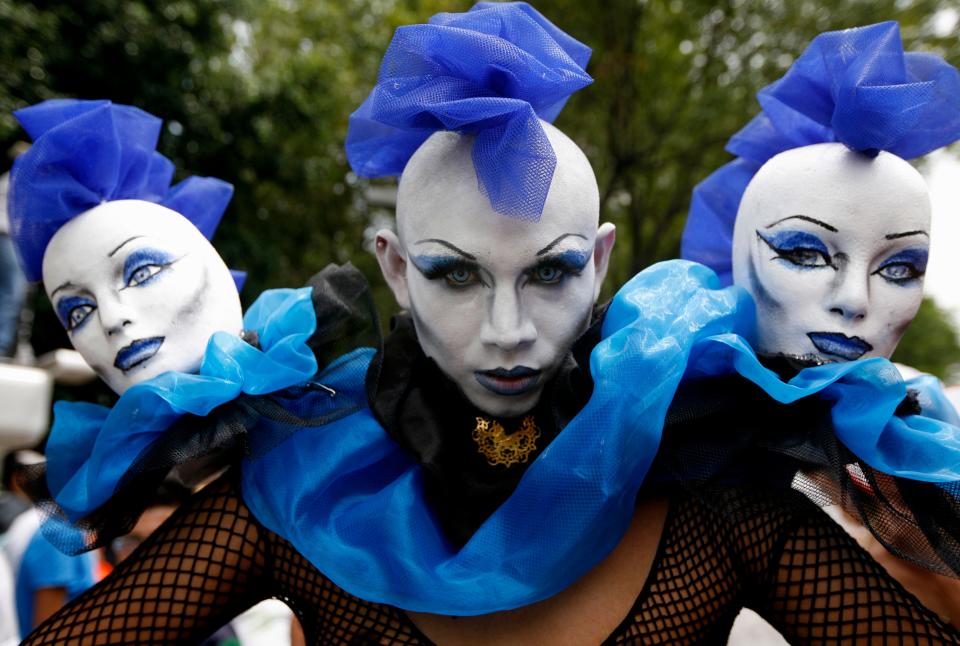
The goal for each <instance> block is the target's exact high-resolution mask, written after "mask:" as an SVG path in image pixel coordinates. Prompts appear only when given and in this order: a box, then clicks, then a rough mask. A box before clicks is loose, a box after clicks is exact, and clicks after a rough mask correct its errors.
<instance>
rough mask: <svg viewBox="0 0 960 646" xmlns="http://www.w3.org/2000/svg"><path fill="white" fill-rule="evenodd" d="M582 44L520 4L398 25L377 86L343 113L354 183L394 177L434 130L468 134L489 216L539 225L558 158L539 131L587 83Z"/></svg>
mask: <svg viewBox="0 0 960 646" xmlns="http://www.w3.org/2000/svg"><path fill="white" fill-rule="evenodd" d="M589 58H590V48H589V47H587V46H585V45H583V44H582V43H580V42H578V41H577V40H575V39H573V38H572V37H570V36H569V35H567V34H565V33H564V32H563V31H561V30H560V29H558V28H557V27H555V26H554V25H553V24H551V23H550V22H549V21H548V20H547V19H546V18H544V17H543V16H542V15H540V13H539V12H537V10H536V9H534V8H533V7H531V6H530V5H528V4H527V3H525V2H511V3H493V2H481V3H479V4H477V5H476V6H474V7H473V9H471V10H470V11H468V12H466V13H441V14H437V15H436V16H434V17H433V18H431V19H430V23H429V24H426V25H410V26H407V27H400V28H399V29H397V31H396V34H394V37H393V41H392V42H391V43H390V47H389V49H387V53H386V55H384V57H383V62H382V63H381V65H380V75H379V77H378V79H377V85H376V86H375V87H374V88H373V91H372V92H371V93H370V96H369V97H367V99H366V100H365V101H364V102H363V104H362V105H361V106H360V107H359V108H358V109H357V111H356V112H354V113H353V115H351V117H350V130H349V132H348V133H347V144H346V147H347V158H348V159H349V161H350V165H351V166H352V167H353V170H354V172H356V173H357V174H358V175H360V176H363V177H383V176H391V175H399V174H400V173H402V172H403V169H404V167H405V166H406V164H407V161H408V160H409V159H410V157H411V156H412V155H413V153H414V152H415V151H416V150H417V148H419V147H420V145H421V144H422V143H423V142H424V141H426V140H427V138H428V137H429V136H430V135H431V134H433V133H434V132H436V131H438V130H452V131H456V132H459V133H463V134H468V135H474V136H475V137H476V139H475V140H474V144H473V164H474V166H475V167H476V169H477V178H478V180H479V185H480V190H481V191H482V192H483V193H484V194H485V195H487V197H489V199H490V203H491V205H492V206H493V208H494V210H495V211H497V212H498V213H502V214H504V215H509V216H512V217H516V218H520V219H523V220H534V221H535V220H539V219H540V214H541V213H542V212H543V205H544V202H545V201H546V199H547V192H548V191H549V189H550V180H551V179H552V178H553V171H554V169H555V168H556V164H557V160H556V155H555V154H554V152H553V148H552V147H551V146H550V142H549V141H548V140H547V136H546V133H545V132H544V131H543V128H542V127H541V125H540V121H539V120H540V119H543V120H544V121H549V122H552V121H553V120H554V119H556V117H557V115H558V114H560V110H561V109H563V106H564V104H565V103H566V102H567V99H568V98H569V96H570V95H571V94H573V93H574V92H576V91H577V90H579V89H580V88H582V87H584V86H586V85H589V84H590V83H592V82H593V79H592V78H590V75H588V74H587V73H586V71H585V70H584V68H585V67H586V64H587V61H588V60H589Z"/></svg>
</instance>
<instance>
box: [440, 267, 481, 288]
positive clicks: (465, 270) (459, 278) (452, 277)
mask: <svg viewBox="0 0 960 646" xmlns="http://www.w3.org/2000/svg"><path fill="white" fill-rule="evenodd" d="M443 279H444V280H445V281H446V283H447V285H450V286H451V287H468V286H470V285H474V284H476V283H479V282H480V275H479V274H478V273H477V270H476V269H471V268H469V267H457V268H455V269H452V270H450V271H448V272H447V273H445V274H444V275H443Z"/></svg>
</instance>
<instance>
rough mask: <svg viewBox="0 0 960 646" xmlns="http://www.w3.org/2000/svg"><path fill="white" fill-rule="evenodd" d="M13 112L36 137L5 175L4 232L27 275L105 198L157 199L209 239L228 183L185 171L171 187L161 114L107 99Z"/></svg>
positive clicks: (35, 273)
mask: <svg viewBox="0 0 960 646" xmlns="http://www.w3.org/2000/svg"><path fill="white" fill-rule="evenodd" d="M14 116H16V118H17V119H18V120H19V121H20V123H21V125H22V126H23V128H24V129H25V130H26V131H27V134H29V135H30V137H31V138H32V139H33V140H34V143H33V146H32V147H31V148H30V150H28V151H27V152H26V153H24V154H23V155H21V156H20V157H19V158H17V160H16V161H15V162H14V165H13V170H12V171H11V173H10V196H9V209H8V210H9V214H10V235H11V238H12V239H13V241H14V243H15V244H16V247H17V252H18V254H19V256H20V263H21V265H22V266H23V270H24V273H25V274H26V276H27V278H28V279H29V280H39V279H40V278H41V269H42V264H43V253H44V251H45V250H46V248H47V244H48V243H49V242H50V239H51V238H52V237H53V236H54V234H55V233H56V232H57V231H58V230H59V229H60V227H62V226H63V225H64V224H66V223H67V222H68V221H70V220H71V219H73V218H75V217H76V216H78V215H80V214H81V213H83V212H84V211H88V210H89V209H91V208H93V207H95V206H97V205H98V204H101V203H103V202H107V201H111V200H123V199H137V200H145V201H148V202H156V203H158V204H161V205H163V206H166V207H167V208H170V209H172V210H174V211H177V212H178V213H180V214H182V215H183V216H184V217H186V218H187V219H188V220H190V221H191V222H192V223H193V224H194V225H195V226H196V227H197V228H198V229H199V230H200V232H201V233H203V235H204V236H206V237H207V238H208V239H209V238H210V237H211V236H212V235H213V232H214V231H215V230H216V228H217V225H218V224H219V223H220V218H221V217H222V216H223V212H224V210H225V209H226V208H227V204H228V203H229V202H230V198H231V197H232V195H233V186H231V185H230V184H228V183H226V182H223V181H221V180H218V179H214V178H211V177H190V178H188V179H186V180H184V181H182V182H180V183H179V184H177V185H176V186H173V187H171V186H170V182H171V180H172V179H173V171H174V168H173V163H172V162H171V161H170V160H169V159H167V158H166V157H164V156H163V155H161V154H160V153H158V152H157V151H156V147H157V140H158V139H159V137H160V127H161V125H162V122H161V121H160V119H158V118H156V117H154V116H153V115H151V114H148V113H146V112H144V111H143V110H139V109H138V108H134V107H132V106H128V105H117V104H113V103H111V102H110V101H80V100H73V99H57V100H52V101H44V102H43V103H40V104H37V105H35V106H31V107H29V108H24V109H23V110H18V111H17V112H15V113H14Z"/></svg>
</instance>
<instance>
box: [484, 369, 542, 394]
mask: <svg viewBox="0 0 960 646" xmlns="http://www.w3.org/2000/svg"><path fill="white" fill-rule="evenodd" d="M473 375H474V377H475V378H476V380H477V382H478V383H479V384H480V385H481V386H483V387H484V388H486V389H487V390H489V391H490V392H492V393H494V394H496V395H505V396H507V397H514V396H516V395H523V394H525V393H528V392H530V391H531V390H533V389H534V388H536V387H537V384H539V383H540V377H541V375H542V373H541V371H539V370H534V369H533V368H528V367H526V366H517V367H516V368H511V369H510V370H507V369H506V368H496V369H495V370H478V371H477V372H475V373H473Z"/></svg>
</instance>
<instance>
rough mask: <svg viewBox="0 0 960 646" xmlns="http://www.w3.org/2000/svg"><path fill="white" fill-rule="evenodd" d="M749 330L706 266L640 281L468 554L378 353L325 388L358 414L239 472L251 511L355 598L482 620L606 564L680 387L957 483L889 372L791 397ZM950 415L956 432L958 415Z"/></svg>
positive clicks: (860, 372) (324, 378)
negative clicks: (571, 410) (549, 436)
mask: <svg viewBox="0 0 960 646" xmlns="http://www.w3.org/2000/svg"><path fill="white" fill-rule="evenodd" d="M753 316H754V312H753V306H752V302H751V301H750V300H749V298H748V297H747V296H746V294H745V292H743V291H742V290H741V289H739V288H736V287H729V288H724V289H720V288H719V282H718V279H717V277H716V275H715V274H714V273H713V272H712V271H710V270H709V269H707V268H705V267H703V266H701V265H697V264H693V263H689V262H684V261H671V262H666V263H661V264H658V265H655V266H653V267H651V268H649V269H647V270H645V271H644V272H642V273H640V274H638V275H637V276H636V277H635V278H634V279H633V280H631V281H630V282H629V283H628V284H627V285H625V286H624V287H623V288H622V289H621V290H620V291H619V292H618V293H617V295H616V296H615V297H614V299H613V302H612V303H611V305H610V308H609V310H608V312H607V315H606V319H605V321H604V325H603V334H602V336H603V338H602V341H601V342H600V343H599V344H598V345H597V346H596V347H595V348H594V350H593V353H592V354H591V357H590V370H591V374H592V376H593V379H594V383H595V387H594V391H593V395H592V397H591V399H590V401H589V402H588V403H587V405H586V406H585V408H584V409H583V410H582V411H581V412H580V414H579V415H577V416H576V418H575V419H574V420H572V421H571V422H570V424H569V425H568V426H567V427H566V428H565V429H564V430H563V432H562V433H561V434H560V435H559V436H558V437H557V438H556V439H555V440H554V441H553V443H552V444H550V446H549V447H547V449H546V450H545V451H544V452H543V453H542V454H541V455H540V456H539V457H538V458H537V460H536V461H535V462H534V463H533V464H532V465H531V466H530V467H529V469H528V471H527V472H526V474H525V475H524V477H523V478H522V480H521V481H520V484H519V485H518V487H517V489H516V491H515V492H514V493H513V495H512V496H511V497H510V498H509V499H508V500H507V501H506V502H505V503H504V504H503V505H502V506H501V507H500V508H499V509H498V510H497V511H495V512H494V513H493V515H491V516H490V517H489V518H488V519H487V521H486V522H484V524H483V525H481V527H480V528H479V529H478V530H477V532H476V533H475V534H474V535H473V537H472V538H471V539H470V540H469V541H468V542H467V543H466V545H464V546H463V547H462V548H460V549H457V548H455V547H454V546H452V545H451V544H450V543H449V542H448V541H447V540H446V539H445V538H444V535H443V533H442V531H441V529H440V525H439V523H438V521H437V519H436V517H435V516H434V514H433V513H432V511H431V509H430V508H429V506H428V505H427V504H426V502H425V501H424V499H423V494H422V473H421V470H420V468H419V466H418V465H417V464H416V463H415V462H414V461H413V460H412V458H410V457H409V456H408V455H407V454H406V453H405V452H404V451H403V450H402V449H401V448H400V447H399V446H398V445H397V444H396V443H394V441H393V440H391V439H390V438H389V437H388V436H387V434H386V433H385V432H384V431H383V429H382V428H381V427H380V426H379V424H378V423H377V422H376V420H375V419H374V418H373V416H372V414H371V412H370V410H369V408H368V407H367V404H366V390H365V388H364V382H363V377H364V375H365V373H366V368H367V366H368V364H369V361H370V359H371V358H372V356H373V350H369V349H367V350H364V349H360V350H357V351H356V352H354V353H352V354H351V355H348V356H346V357H343V358H342V359H341V360H340V361H337V362H335V363H334V364H332V365H331V366H329V367H328V368H327V369H326V370H325V371H323V373H322V374H321V375H319V376H318V378H317V379H318V380H319V381H321V382H322V383H324V384H325V385H328V386H330V387H331V388H332V389H333V390H334V391H336V393H337V396H336V398H329V400H330V401H329V402H328V403H324V404H322V405H326V406H330V407H333V406H339V407H341V408H343V407H344V406H348V405H354V406H356V407H357V408H358V411H357V412H356V413H354V414H352V415H350V416H347V417H342V418H339V419H337V420H336V421H334V422H332V423H330V424H326V425H321V426H315V427H312V428H305V429H303V430H302V431H300V432H299V433H297V434H295V435H293V436H292V437H291V438H290V439H289V440H288V441H286V442H285V443H283V444H281V445H279V446H278V447H276V448H275V449H273V450H272V451H270V452H268V453H267V454H266V455H265V456H264V457H263V458H261V459H258V460H252V461H247V462H245V463H244V465H243V474H242V485H243V497H244V500H245V501H246V503H247V505H248V506H249V508H250V509H251V511H252V512H253V513H254V515H255V516H256V518H257V519H258V520H259V521H260V522H261V523H263V524H264V525H265V526H266V527H267V528H269V529H271V530H273V531H275V532H277V533H278V534H279V535H281V536H283V537H284V538H285V539H287V540H289V541H290V542H291V543H292V544H293V545H294V547H296V549H297V550H299V551H300V552H301V553H302V554H303V555H304V556H305V557H306V558H307V559H309V560H310V561H311V562H312V563H313V564H314V565H315V566H316V567H317V568H318V569H319V570H320V571H321V572H323V574H325V575H326V576H328V577H329V578H330V579H331V580H332V581H333V582H335V583H336V584H337V585H339V586H341V587H342V588H344V589H345V590H346V591H348V592H350V593H351V594H354V595H357V596H359V597H361V598H363V599H366V600H368V601H373V602H380V603H387V604H391V605H395V606H399V607H401V608H404V609H408V610H415V611H423V612H434V613H440V614H447V615H478V614H486V613H490V612H495V611H498V610H504V609H508V608H516V607H519V606H522V605H527V604H530V603H533V602H536V601H539V600H542V599H545V598H547V597H550V596H552V595H553V594H556V593H557V592H559V591H561V590H563V589H564V588H566V587H568V586H569V585H570V584H572V583H573V582H574V581H575V580H576V579H577V578H579V577H580V576H582V575H583V574H584V573H586V572H587V571H588V570H590V569H591V568H592V567H593V566H594V565H596V564H597V563H598V562H599V561H600V560H601V559H602V558H603V557H604V556H606V555H607V554H608V553H609V552H610V551H611V550H612V549H613V547H614V546H615V545H616V544H617V542H618V541H619V540H620V538H621V537H622V536H623V534H624V532H625V530H626V527H627V526H628V524H629V522H630V520H631V518H632V516H633V513H634V502H635V499H636V495H637V492H638V490H639V488H640V486H641V484H642V483H643V480H644V477H645V475H646V474H647V472H648V470H649V468H650V465H651V463H652V461H653V458H654V456H655V455H656V453H657V449H658V446H659V442H660V436H661V432H662V427H663V420H664V417H665V414H666V412H667V408H668V407H669V405H670V403H671V400H672V399H673V396H674V393H675V391H676V388H677V385H678V384H679V382H680V380H681V379H683V378H688V379H692V378H697V377H706V376H713V375H724V374H732V373H739V374H740V375H742V376H743V377H745V378H747V379H749V380H750V381H752V382H754V383H756V384H758V385H759V386H760V387H762V388H763V389H764V390H765V391H766V392H767V393H768V394H769V395H770V396H771V397H772V398H774V399H776V400H777V401H780V402H792V401H796V400H798V399H800V398H803V397H809V396H813V395H818V396H820V397H823V398H826V399H827V400H830V401H833V402H834V406H833V411H832V416H833V423H834V427H835V430H836V433H837V435H838V437H839V438H840V440H841V441H842V442H843V443H844V444H846V445H847V446H848V448H850V449H851V450H852V451H854V453H856V454H857V455H858V456H859V457H860V458H861V459H863V460H864V461H865V462H866V463H867V464H869V465H871V466H873V467H874V468H877V469H879V470H881V471H885V472H887V473H890V474H893V475H900V476H903V477H908V478H913V479H917V480H922V481H927V482H954V481H957V480H958V479H960V429H958V428H957V427H956V426H954V425H952V424H950V423H946V422H943V421H939V420H937V419H934V418H932V417H928V416H920V415H914V416H908V417H904V418H898V417H896V416H895V415H894V412H895V410H896V408H897V406H898V404H899V403H900V402H901V400H902V399H903V397H904V395H905V394H906V387H905V385H904V383H903V381H902V380H901V379H900V377H899V373H898V372H897V370H896V368H894V367H893V366H892V365H891V364H890V363H889V362H887V361H885V360H883V359H870V360H866V361H856V362H849V363H841V364H830V365H825V366H820V367H817V368H811V369H808V370H804V371H802V372H801V373H800V374H798V375H797V376H796V377H795V378H794V379H792V380H790V381H789V382H788V383H784V382H783V381H781V380H780V379H779V378H778V377H777V376H776V375H775V374H774V373H773V372H771V371H769V370H767V369H766V368H764V367H763V366H762V365H761V364H760V362H759V361H758V360H757V358H756V356H755V355H754V353H753V351H752V350H751V349H750V347H749V345H747V344H746V342H744V341H743V339H742V338H741V335H743V334H749V333H750V332H751V328H752V325H753ZM334 399H336V400H338V401H336V402H334ZM934 408H935V407H934ZM942 414H943V415H944V416H946V417H948V418H949V419H950V420H952V421H954V422H956V421H957V420H956V415H955V413H953V411H952V409H943V411H942Z"/></svg>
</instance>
